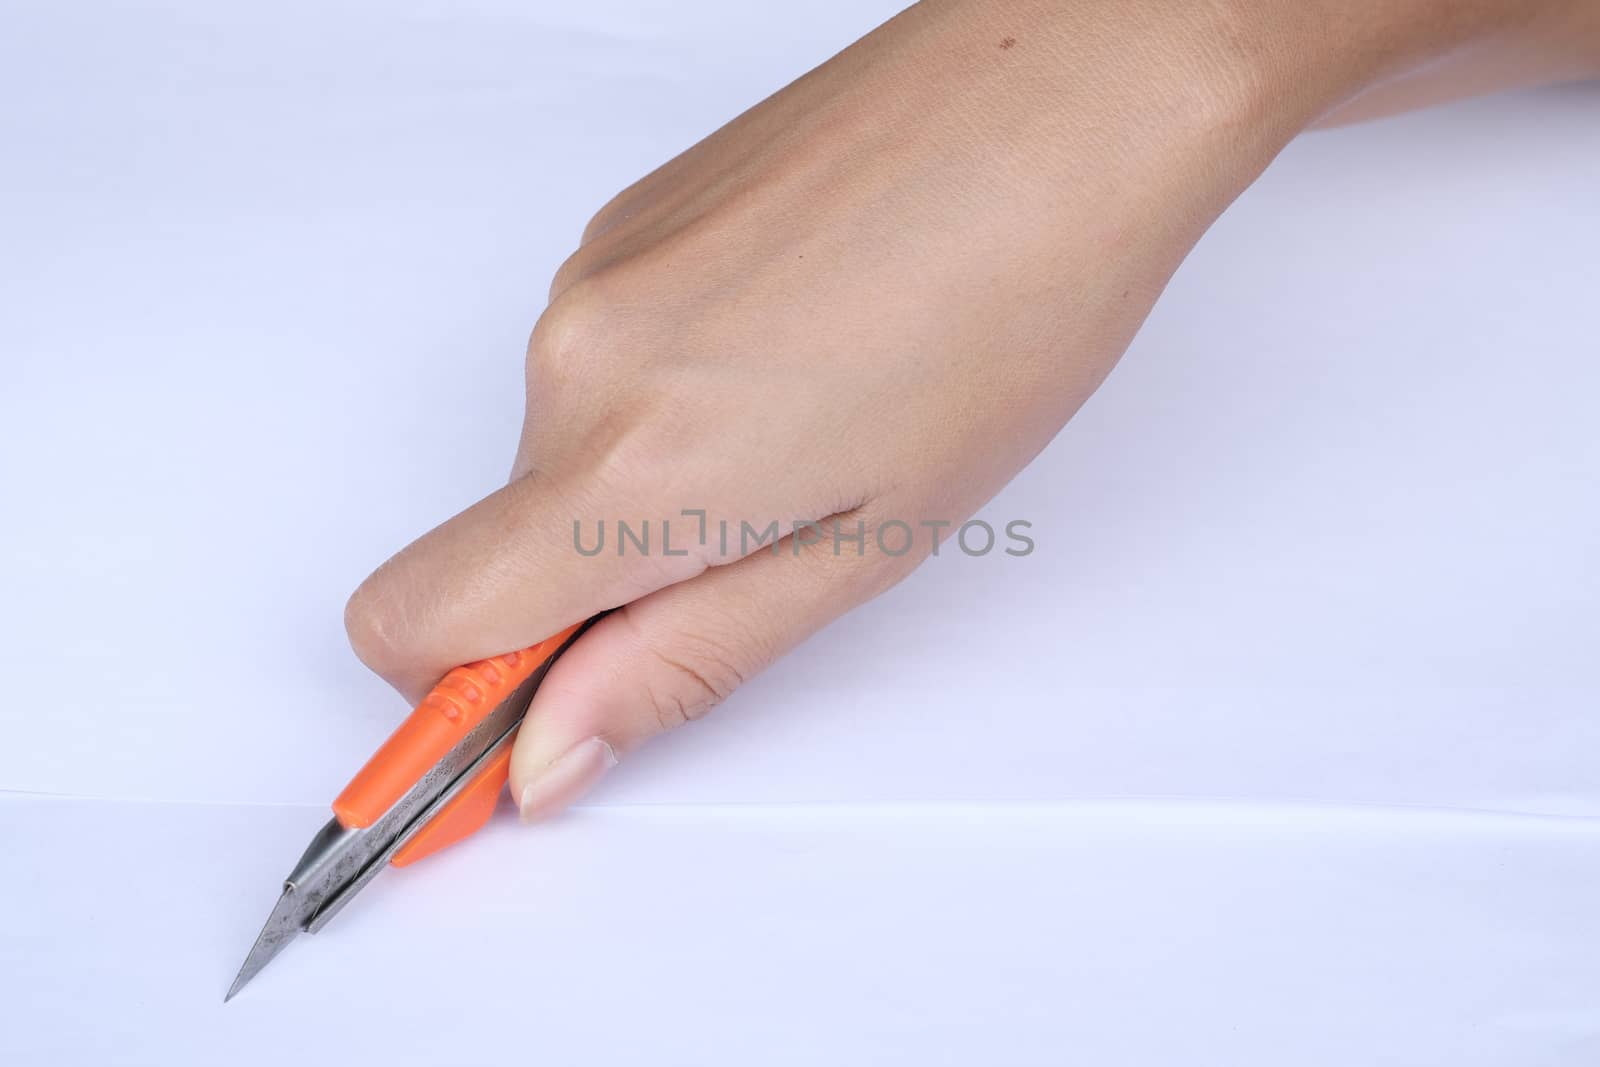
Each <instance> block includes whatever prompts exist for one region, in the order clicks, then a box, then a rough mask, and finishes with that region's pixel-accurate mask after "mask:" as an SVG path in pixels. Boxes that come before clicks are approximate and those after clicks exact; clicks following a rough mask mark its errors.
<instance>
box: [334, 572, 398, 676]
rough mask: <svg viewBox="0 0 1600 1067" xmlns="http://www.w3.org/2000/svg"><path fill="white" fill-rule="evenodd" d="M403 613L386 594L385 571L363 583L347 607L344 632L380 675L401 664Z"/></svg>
mask: <svg viewBox="0 0 1600 1067" xmlns="http://www.w3.org/2000/svg"><path fill="white" fill-rule="evenodd" d="M399 620H400V613H399V612H398V611H397V610H396V608H395V606H394V602H393V600H392V598H391V597H389V595H388V594H387V592H386V584H385V582H384V578H383V571H382V570H381V569H380V570H379V571H378V572H377V573H375V574H373V575H372V577H370V578H368V579H367V580H366V581H364V582H362V583H361V585H360V586H359V587H358V588H357V589H356V591H355V592H354V593H352V594H351V596H350V599H349V600H348V601H347V602H346V603H345V606H344V630H345V634H346V636H348V637H349V639H350V647H351V649H352V650H353V651H354V652H355V654H356V658H357V659H359V660H361V662H362V663H364V664H366V665H367V666H368V667H369V668H370V669H372V670H373V671H374V672H376V673H378V674H380V675H387V674H388V673H389V672H390V671H391V670H392V669H393V668H394V667H395V666H396V665H398V664H399V663H401V662H402V660H403V657H404V654H405V653H404V650H403V649H402V648H401V647H400V643H399V641H398V640H397V634H398V632H399Z"/></svg>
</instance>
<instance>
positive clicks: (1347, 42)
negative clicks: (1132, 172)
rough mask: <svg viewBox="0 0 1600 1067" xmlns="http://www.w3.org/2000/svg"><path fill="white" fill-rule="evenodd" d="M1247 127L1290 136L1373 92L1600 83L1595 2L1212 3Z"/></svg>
mask: <svg viewBox="0 0 1600 1067" xmlns="http://www.w3.org/2000/svg"><path fill="white" fill-rule="evenodd" d="M1208 7H1209V8H1210V9H1211V10H1212V11H1213V12H1214V14H1215V16H1216V18H1217V19H1218V30H1217V32H1220V33H1221V34H1223V35H1224V38H1225V40H1227V41H1229V42H1231V43H1232V44H1233V46H1234V48H1235V50H1236V56H1235V59H1236V63H1237V66H1238V67H1239V68H1240V72H1241V73H1243V74H1245V75H1246V76H1247V83H1246V85H1247V88H1246V91H1245V92H1244V93H1243V94H1242V99H1241V100H1240V105H1241V107H1242V108H1244V109H1245V110H1246V112H1247V115H1246V117H1249V118H1253V119H1255V120H1257V121H1267V122H1269V123H1276V124H1278V125H1280V126H1287V127H1289V128H1291V129H1294V130H1295V132H1298V130H1300V129H1304V128H1305V127H1307V126H1309V125H1312V124H1314V123H1316V122H1317V121H1318V120H1320V119H1322V118H1324V117H1326V116H1327V115H1328V114H1329V113H1330V112H1333V111H1336V110H1338V109H1340V108H1341V107H1343V106H1344V105H1345V104H1347V103H1349V102H1350V101H1351V100H1352V99H1354V98H1355V97H1357V96H1361V95H1363V94H1365V93H1367V92H1368V91H1369V90H1371V89H1373V88H1374V87H1378V86H1387V85H1389V84H1391V83H1394V82H1398V81H1406V80H1409V79H1410V78H1411V77H1412V76H1413V75H1419V74H1420V75H1422V76H1425V77H1433V76H1434V74H1435V73H1436V72H1438V71H1440V70H1441V69H1444V68H1450V69H1453V70H1460V71H1462V72H1463V73H1461V74H1458V75H1456V76H1455V77H1454V79H1453V80H1454V83H1455V84H1454V88H1455V90H1456V91H1455V92H1446V93H1444V94H1441V96H1440V98H1441V99H1448V98H1449V97H1450V96H1452V95H1469V94H1470V93H1471V92H1473V91H1487V90H1492V89H1496V88H1504V87H1508V86H1512V85H1518V84H1537V83H1540V82H1548V81H1558V80H1564V79H1571V78H1582V77H1591V76H1594V75H1596V74H1600V0H1474V2H1471V3H1462V2H1460V0H1313V2H1305V3H1297V2H1293V0H1220V2H1218V3H1216V4H1213V5H1208Z"/></svg>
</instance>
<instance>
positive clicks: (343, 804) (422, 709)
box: [333, 626, 578, 864]
mask: <svg viewBox="0 0 1600 1067" xmlns="http://www.w3.org/2000/svg"><path fill="white" fill-rule="evenodd" d="M577 629H578V627H577V626H570V627H568V628H567V629H565V630H563V631H562V632H561V633H558V634H556V635H555V636H553V637H550V638H547V639H545V640H543V641H540V642H539V643H538V644H536V645H532V646H530V647H528V648H525V649H522V650H520V651H517V652H507V653H505V654H503V655H499V656H491V657H489V658H488V659H484V660H479V661H478V662H476V663H469V664H466V665H465V666H462V667H457V668H456V669H455V670H453V671H451V672H450V673H449V674H447V675H445V676H444V678H443V679H442V680H441V681H440V682H439V684H438V685H436V686H434V687H433V689H432V691H430V692H429V693H428V695H427V696H425V697H423V698H422V702H421V703H419V704H418V705H417V707H416V709H415V710H414V711H412V713H411V714H410V715H409V716H407V717H406V720H405V721H404V722H402V723H401V724H400V726H399V727H398V728H397V729H396V730H395V732H394V733H392V734H390V735H389V739H388V740H387V741H385V742H384V743H383V744H382V745H381V746H380V747H379V748H378V751H377V752H375V753H373V755H372V758H371V759H369V760H368V761H367V763H366V766H364V767H362V768H361V770H360V771H358V772H356V776H355V777H354V778H352V779H351V780H350V784H349V785H347V786H345V787H344V792H342V793H340V794H339V796H338V798H337V799H335V800H334V802H333V813H334V815H335V816H337V817H338V820H339V823H340V824H341V825H342V826H345V827H347V828H359V827H365V826H371V825H372V824H373V823H374V822H376V821H377V819H378V817H379V816H381V815H382V814H383V813H384V812H386V811H388V810H389V808H390V806H391V805H393V804H394V802H395V801H397V800H399V799H400V798H401V797H402V796H404V795H405V793H406V791H407V790H409V789H410V788H411V787H412V786H413V785H415V784H416V783H417V782H418V781H420V780H421V778H422V776H423V775H424V774H426V773H427V772H428V771H429V770H430V769H432V767H433V766H434V764H436V763H438V762H439V761H440V760H441V759H443V758H444V756H445V754H446V753H448V752H449V751H450V750H451V749H452V748H454V747H455V746H456V745H457V744H458V743H460V741H461V740H462V738H464V737H466V736H467V734H468V733H470V732H471V731H472V729H473V727H475V726H477V725H478V724H479V723H480V722H482V721H483V720H484V719H485V718H486V717H487V716H488V715H489V713H490V712H491V711H493V710H494V709H495V708H496V707H498V706H499V705H500V703H501V702H502V701H504V700H505V699H506V698H507V697H508V696H510V695H511V694H512V692H513V691H514V690H515V689H516V688H517V686H519V685H521V684H522V683H523V682H525V681H527V679H528V676H529V675H531V674H533V672H534V671H536V670H538V669H539V668H540V667H541V666H543V665H544V663H545V661H547V660H549V659H550V657H552V656H554V655H555V654H556V653H557V652H559V651H560V650H561V648H562V646H563V645H564V644H565V643H566V642H567V639H568V638H570V637H571V636H572V634H573V633H574V632H576V631H577ZM506 756H507V758H504V759H499V760H496V761H495V763H494V764H491V765H490V766H489V767H486V768H484V769H483V770H482V771H480V772H479V774H478V775H477V777H476V778H475V779H474V781H473V782H472V783H471V784H470V785H469V786H468V787H467V788H466V789H465V790H463V791H462V793H461V794H459V795H458V796H456V797H455V798H454V799H452V800H451V802H450V803H449V804H447V805H445V807H444V808H443V809H441V810H440V811H439V813H438V814H437V815H435V816H434V818H433V819H432V820H431V821H430V822H429V823H428V825H427V826H425V827H423V828H422V829H421V830H420V831H419V832H418V834H417V836H416V837H415V838H413V839H412V840H411V841H410V842H408V843H407V844H406V845H405V846H404V847H403V848H402V849H401V850H400V852H399V853H397V854H396V856H395V862H396V863H397V864H402V863H406V862H410V861H411V860H414V859H418V858H420V857H421V856H422V855H424V854H426V853H427V852H432V851H435V850H436V849H438V848H441V847H443V846H444V845H446V844H449V843H450V842H452V841H456V840H460V839H461V838H462V837H466V836H468V835H469V834H471V833H473V832H474V831H476V830H477V829H478V828H479V827H481V826H482V825H483V823H484V822H485V821H486V820H487V819H488V817H489V812H490V811H492V810H493V808H494V799H495V797H496V796H497V795H498V793H499V788H500V786H503V785H504V784H505V776H506V772H507V769H508V768H509V766H510V760H509V751H508V753H507V754H506ZM496 776H498V781H495V778H496ZM491 785H492V788H490V786H491ZM485 796H487V798H488V803H487V806H485V804H484V798H485ZM480 813H481V818H480V817H478V816H479V815H480ZM469 824H470V825H469ZM446 828H453V829H454V830H455V832H453V833H450V834H448V835H446V834H444V833H443V832H442V831H444V830H445V829H446ZM424 838H428V839H430V840H432V841H433V842H434V844H433V846H432V847H430V848H425V849H423V848H414V847H413V846H418V845H420V844H422V839H424ZM445 838H447V839H445Z"/></svg>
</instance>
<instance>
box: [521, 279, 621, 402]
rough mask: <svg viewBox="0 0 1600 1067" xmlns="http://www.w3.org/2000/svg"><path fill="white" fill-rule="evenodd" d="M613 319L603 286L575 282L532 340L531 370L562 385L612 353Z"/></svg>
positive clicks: (541, 320)
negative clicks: (609, 336) (610, 325)
mask: <svg viewBox="0 0 1600 1067" xmlns="http://www.w3.org/2000/svg"><path fill="white" fill-rule="evenodd" d="M609 321H610V316H609V315H608V314H607V312H606V304H605V298H604V296H603V293H602V292H601V287H600V285H599V283H598V282H597V281H596V280H595V279H593V278H592V277H591V278H585V279H584V280H582V281H579V282H575V283H573V284H572V285H571V286H569V287H568V288H567V289H565V290H564V291H563V292H562V293H561V294H560V295H559V296H557V297H556V298H555V299H554V300H552V301H551V302H550V306H549V307H548V308H546V309H545V312H544V314H543V315H540V316H539V321H538V322H537V323H535V324H534V327H533V335H532V336H531V337H530V338H529V339H528V370H529V373H530V374H532V375H536V376H538V378H539V379H540V380H541V381H544V382H546V383H549V384H561V383H564V382H567V381H570V380H571V379H573V378H574V377H577V376H579V375H581V374H582V373H583V370H584V368H585V367H586V366H587V365H589V363H590V362H591V361H592V360H593V359H595V358H596V357H597V356H601V355H603V354H604V353H606V352H607V351H609V349H610V345H609V342H608V340H607V333H608V330H607V323H608V322H609Z"/></svg>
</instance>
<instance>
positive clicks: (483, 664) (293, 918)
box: [223, 623, 588, 1001]
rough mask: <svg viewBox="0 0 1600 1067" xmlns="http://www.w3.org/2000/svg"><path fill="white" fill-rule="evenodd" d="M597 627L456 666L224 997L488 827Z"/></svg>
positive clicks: (306, 871)
mask: <svg viewBox="0 0 1600 1067" xmlns="http://www.w3.org/2000/svg"><path fill="white" fill-rule="evenodd" d="M587 626H588V624H587V623H581V624H578V625H575V626H571V627H568V628H567V629H565V630H563V631H562V632H561V633H558V634H556V635H555V636H554V637H550V638H547V639H546V640H544V641H541V642H539V643H538V644H536V645H533V646H532V647H530V648H525V649H522V650H520V651H518V652H507V653H505V654H503V655H499V656H491V657H490V658H488V659H485V660H479V661H478V662H476V663H469V664H467V665H465V666H463V667H457V668H456V669H455V670H453V671H451V672H450V673H449V674H447V675H445V676H444V678H443V679H442V680H441V681H440V682H439V684H438V685H436V686H434V687H433V689H432V690H431V691H430V692H429V693H428V695H427V696H425V697H423V698H422V702H421V703H420V704H418V705H417V707H416V709H415V710H414V711H412V713H411V714H410V715H409V716H408V717H407V718H406V720H405V721H404V722H402V723H401V724H400V726H399V728H398V729H396V730H395V732H394V733H393V734H391V735H390V736H389V739H388V740H387V741H385V742H384V743H383V745H382V746H380V747H379V749H378V751H377V752H375V753H373V755H372V758H371V759H369V760H368V761H367V763H366V765H365V766H364V767H362V768H361V770H360V771H358V772H357V773H356V776H355V777H354V778H352V779H351V780H350V784H349V785H347V786H345V788H344V792H342V793H340V794H339V796H338V798H337V799H335V800H334V802H333V818H332V819H330V820H329V821H328V824H327V825H326V826H324V827H323V828H322V829H321V830H318V831H317V835H316V836H315V837H313V838H312V839H311V844H310V845H309V846H308V847H307V848H306V851H305V855H303V856H301V857H300V862H299V863H297V864H295V865H294V870H292V871H290V872H289V874H288V876H287V877H286V878H284V880H283V895H282V896H280V897H279V898H278V903H277V906H276V907H274V908H273V909H272V914H271V915H269V916H268V917H267V923H266V925H265V926H264V927H262V929H261V936H259V937H257V938H256V943H255V944H254V945H253V946H251V948H250V954H249V955H248V956H246V957H245V961H244V966H243V967H241V968H239V976H238V977H237V978H235V979H234V980H233V985H232V986H231V987H229V989H228V994H227V996H226V997H224V998H223V999H224V1000H225V1001H226V1000H232V999H233V996H234V994H236V993H238V992H239V990H241V989H243V988H244V987H245V985H246V983H248V982H249V981H250V979H252V978H254V977H255V976H256V975H257V974H259V973H261V969H262V968H263V967H265V966H266V965H267V964H268V963H270V962H271V961H272V959H273V957H275V956H276V955H277V954H278V953H279V952H282V951H283V949H284V946H285V945H287V944H288V943H289V942H290V941H293V940H294V939H295V936H296V935H297V934H299V933H300V932H301V931H302V930H304V931H305V932H307V933H312V934H314V933H316V932H317V931H318V930H320V929H322V928H323V927H324V926H326V925H327V924H328V921H329V920H330V919H332V918H333V917H334V916H335V915H337V914H338V913H339V909H340V908H343V907H344V906H345V905H346V904H348V903H349V902H350V898H351V897H353V896H355V895H356V894H357V893H358V892H360V891H361V889H362V888H363V887H364V886H365V885H366V884H367V883H368V882H370V881H372V879H373V878H375V877H377V875H378V872H379V871H381V870H383V868H384V867H385V866H386V865H389V864H393V865H394V866H396V867H404V866H406V865H407V864H409V863H415V862H416V861H417V860H419V859H422V858H423V857H424V856H428V855H431V854H432V853H434V852H437V851H439V850H440V849H442V848H444V847H446V846H448V845H452V844H454V843H455V842H457V841H460V840H462V839H463V838H466V837H470V836H471V835H472V834H474V833H476V832H477V831H478V830H480V829H482V828H483V825H484V823H486V822H488V821H489V816H490V814H491V813H492V812H493V811H494V807H495V803H496V802H497V801H498V800H499V797H500V791H501V790H502V789H504V788H505V785H506V779H507V777H508V774H509V771H510V767H511V743H512V741H513V740H514V739H515V738H516V733H517V727H518V726H519V725H520V724H521V723H522V718H523V716H524V715H525V714H526V713H527V710H528V705H529V703H530V702H531V701H532V700H533V694H534V692H535V691H536V690H537V689H538V688H539V683H540V682H542V681H543V680H544V676H545V673H546V672H547V671H549V669H550V665H551V664H552V663H554V662H555V660H556V657H557V656H559V655H560V654H561V653H562V652H564V651H566V649H567V648H568V647H569V646H570V645H571V644H572V642H573V641H575V640H577V638H578V636H579V634H580V633H582V631H583V630H584V629H586V628H587Z"/></svg>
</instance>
